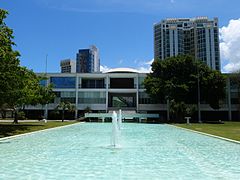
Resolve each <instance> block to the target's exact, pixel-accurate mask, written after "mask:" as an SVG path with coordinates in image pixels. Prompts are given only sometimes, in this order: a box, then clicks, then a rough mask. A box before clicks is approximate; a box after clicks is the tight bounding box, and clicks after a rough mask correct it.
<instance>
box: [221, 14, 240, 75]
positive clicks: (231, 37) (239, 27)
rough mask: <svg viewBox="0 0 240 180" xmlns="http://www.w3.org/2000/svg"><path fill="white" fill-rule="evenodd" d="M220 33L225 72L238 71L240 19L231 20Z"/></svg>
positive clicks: (239, 67) (239, 62)
mask: <svg viewBox="0 0 240 180" xmlns="http://www.w3.org/2000/svg"><path fill="white" fill-rule="evenodd" d="M219 32H220V42H221V43H220V52H221V57H222V59H223V64H225V65H224V67H223V72H233V71H237V70H239V69H240V43H239V42H240V18H239V19H237V20H230V21H229V24H228V25H227V26H224V27H222V28H220V30H219Z"/></svg>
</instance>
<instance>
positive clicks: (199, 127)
mask: <svg viewBox="0 0 240 180" xmlns="http://www.w3.org/2000/svg"><path fill="white" fill-rule="evenodd" d="M175 125H176V126H179V127H183V128H187V129H191V130H195V131H200V132H204V133H208V134H213V135H217V136H221V137H225V138H229V139H233V140H237V141H240V122H225V123H224V124H205V123H202V124H198V123H196V124H189V125H188V124H175Z"/></svg>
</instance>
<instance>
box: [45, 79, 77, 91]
mask: <svg viewBox="0 0 240 180" xmlns="http://www.w3.org/2000/svg"><path fill="white" fill-rule="evenodd" d="M50 83H52V84H53V86H54V88H75V86H76V78H75V77H51V78H50Z"/></svg>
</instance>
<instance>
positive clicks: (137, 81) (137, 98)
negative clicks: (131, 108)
mask: <svg viewBox="0 0 240 180" xmlns="http://www.w3.org/2000/svg"><path fill="white" fill-rule="evenodd" d="M135 78H136V84H137V92H136V108H137V112H138V104H139V95H138V93H139V75H138V74H137V76H136V77H135Z"/></svg>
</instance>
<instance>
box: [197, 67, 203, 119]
mask: <svg viewBox="0 0 240 180" xmlns="http://www.w3.org/2000/svg"><path fill="white" fill-rule="evenodd" d="M198 66H199V63H197V101H198V122H199V123H202V120H201V97H200V93H201V92H200V79H199V69H198Z"/></svg>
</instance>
